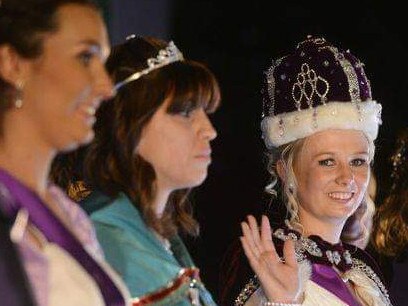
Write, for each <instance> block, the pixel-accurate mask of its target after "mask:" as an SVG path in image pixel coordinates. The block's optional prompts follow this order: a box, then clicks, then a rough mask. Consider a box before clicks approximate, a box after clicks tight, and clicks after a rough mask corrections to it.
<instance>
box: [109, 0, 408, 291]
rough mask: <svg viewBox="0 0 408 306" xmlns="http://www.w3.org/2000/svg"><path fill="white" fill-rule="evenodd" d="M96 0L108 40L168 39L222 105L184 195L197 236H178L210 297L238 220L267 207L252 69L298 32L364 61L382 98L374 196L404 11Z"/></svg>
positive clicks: (407, 77) (403, 87) (392, 114)
mask: <svg viewBox="0 0 408 306" xmlns="http://www.w3.org/2000/svg"><path fill="white" fill-rule="evenodd" d="M101 1H102V3H103V5H104V9H105V17H106V20H107V22H108V26H109V31H110V35H111V41H112V43H113V44H115V43H118V42H121V41H122V40H123V39H124V38H125V37H126V36H127V35H129V34H132V33H135V34H140V35H153V36H157V37H160V38H163V39H166V40H170V39H172V40H174V41H175V43H176V44H177V46H178V47H179V48H180V49H181V50H182V51H183V53H184V55H185V56H186V57H188V58H191V59H195V60H198V61H202V62H204V63H206V64H207V65H208V66H209V67H210V69H212V71H213V72H214V73H215V74H216V76H217V77H218V80H219V82H220V85H221V89H222V95H223V99H222V105H221V107H220V109H219V110H218V112H217V113H216V114H214V115H213V116H212V121H213V123H214V125H215V127H216V129H217V130H218V137H217V139H216V140H215V141H214V143H213V148H214V150H213V152H214V154H213V164H212V166H211V168H210V171H209V177H208V179H207V181H206V182H205V183H204V184H203V185H202V186H200V187H199V188H198V189H197V190H196V191H195V192H194V194H193V202H194V203H195V207H196V216H197V218H198V219H199V221H200V224H201V237H200V238H198V239H196V240H192V241H188V247H189V248H190V250H191V253H192V255H193V257H194V259H195V261H196V263H197V265H198V266H199V267H200V268H201V275H202V278H203V279H204V281H205V282H206V284H207V287H208V288H209V289H210V290H211V291H212V293H213V294H214V296H215V297H216V298H217V296H218V277H219V265H220V262H221V260H222V257H223V254H224V253H225V251H226V249H227V247H228V245H230V244H231V242H232V241H233V240H234V239H237V237H238V236H239V235H240V230H239V223H240V221H241V220H242V219H243V218H244V217H245V216H246V215H247V214H249V213H253V214H260V213H261V212H262V211H263V210H264V208H265V207H266V205H267V198H266V197H265V195H264V193H263V188H264V185H265V184H266V182H267V179H268V176H267V173H266V171H265V158H264V153H263V149H264V147H263V143H262V139H261V137H260V129H259V123H260V118H261V99H260V94H259V89H260V82H261V77H262V72H263V71H264V70H265V69H266V68H267V67H268V64H269V62H270V59H271V58H276V57H280V56H282V55H285V54H286V53H288V52H291V51H292V50H293V48H294V47H295V46H296V44H297V43H298V42H299V41H301V40H303V39H304V38H305V37H306V35H307V34H313V35H322V36H323V37H325V38H326V40H328V41H330V42H332V43H334V44H335V45H337V46H338V47H341V48H344V49H350V51H351V52H352V53H353V54H354V55H356V56H357V57H359V58H360V59H361V61H362V62H364V63H365V64H366V74H367V76H368V77H369V79H370V80H371V85H372V91H373V97H374V99H376V100H377V101H379V102H380V103H381V104H382V105H383V125H382V126H381V128H380V134H379V137H378V140H377V154H376V162H375V166H374V171H375V174H376V177H377V180H378V199H377V202H380V200H381V198H382V194H383V193H384V191H386V188H387V187H386V186H387V177H388V175H387V170H388V165H389V164H388V161H387V156H388V154H389V153H390V149H391V148H392V146H393V138H394V137H395V134H396V133H397V131H398V130H399V129H401V128H402V127H405V126H408V124H407V118H408V106H407V104H408V101H407V99H406V94H407V85H408V65H407V51H406V43H407V38H408V37H407V34H406V20H407V17H406V16H405V15H406V12H405V10H404V9H402V7H401V5H400V4H397V2H396V1H395V2H394V1H382V2H375V1H358V0H355V1H336V0H334V1H324V2H323V1H285V0H282V1H258V0H252V1H245V2H244V4H238V2H236V1H221V0H219V1H198V0H112V1H109V0H101ZM272 208H273V207H272Z"/></svg>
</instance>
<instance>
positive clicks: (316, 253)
mask: <svg viewBox="0 0 408 306" xmlns="http://www.w3.org/2000/svg"><path fill="white" fill-rule="evenodd" d="M273 236H274V237H276V238H278V239H280V240H282V241H286V240H289V239H292V240H294V241H295V242H296V243H295V253H296V258H297V260H298V261H299V262H300V261H302V260H304V259H308V260H310V261H311V262H314V263H319V264H324V265H328V266H334V267H336V268H337V269H339V270H340V271H341V272H346V271H348V270H350V269H351V267H352V264H353V262H352V259H351V254H350V252H349V250H347V249H346V248H345V247H344V246H343V244H342V243H341V242H340V243H336V244H331V243H329V242H327V241H325V240H323V239H322V238H321V237H319V236H318V235H311V236H309V237H303V236H301V235H300V233H299V232H297V231H295V230H293V229H288V228H279V229H277V230H275V232H274V233H273Z"/></svg>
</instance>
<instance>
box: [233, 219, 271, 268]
mask: <svg viewBox="0 0 408 306" xmlns="http://www.w3.org/2000/svg"><path fill="white" fill-rule="evenodd" d="M241 227H242V233H243V237H241V242H242V245H243V248H244V251H245V254H246V255H247V257H248V259H249V260H250V262H251V261H252V262H254V261H256V262H257V263H258V264H260V261H262V260H263V261H265V260H266V261H267V263H268V264H273V263H279V257H278V254H277V253H276V250H275V246H274V244H273V242H272V236H271V235H272V233H271V228H270V226H269V220H268V218H266V217H263V221H262V226H261V233H259V227H258V224H257V222H256V220H255V218H254V217H253V216H249V217H248V223H247V222H242V223H241ZM253 268H254V267H253Z"/></svg>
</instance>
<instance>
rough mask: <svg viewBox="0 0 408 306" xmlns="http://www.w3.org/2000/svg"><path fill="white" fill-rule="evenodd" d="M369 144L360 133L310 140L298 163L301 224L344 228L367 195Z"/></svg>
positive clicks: (338, 133)
mask: <svg viewBox="0 0 408 306" xmlns="http://www.w3.org/2000/svg"><path fill="white" fill-rule="evenodd" d="M369 159H370V154H369V144H368V140H367V138H366V137H365V136H364V135H363V133H362V132H360V131H355V130H326V131H323V132H319V133H316V134H313V135H312V136H309V137H308V138H307V139H306V140H305V142H304V145H303V147H302V149H301V151H300V153H299V155H298V157H297V159H296V160H295V167H294V171H295V175H296V179H297V196H298V199H299V203H300V206H299V219H300V222H301V223H302V224H303V223H307V224H310V223H312V222H316V223H317V224H318V223H321V222H325V223H327V222H329V223H333V224H344V222H345V221H346V220H347V218H348V217H349V216H351V215H352V214H353V213H354V211H355V210H356V209H357V207H358V206H359V205H360V203H361V202H362V200H363V198H364V195H365V193H366V189H367V184H368V179H369V176H370V167H369V161H370V160H369Z"/></svg>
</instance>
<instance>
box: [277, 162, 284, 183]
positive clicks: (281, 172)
mask: <svg viewBox="0 0 408 306" xmlns="http://www.w3.org/2000/svg"><path fill="white" fill-rule="evenodd" d="M276 171H277V172H278V176H279V178H280V179H281V181H282V182H284V183H285V182H286V171H285V164H284V163H283V161H282V160H281V159H279V160H278V161H277V163H276Z"/></svg>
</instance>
